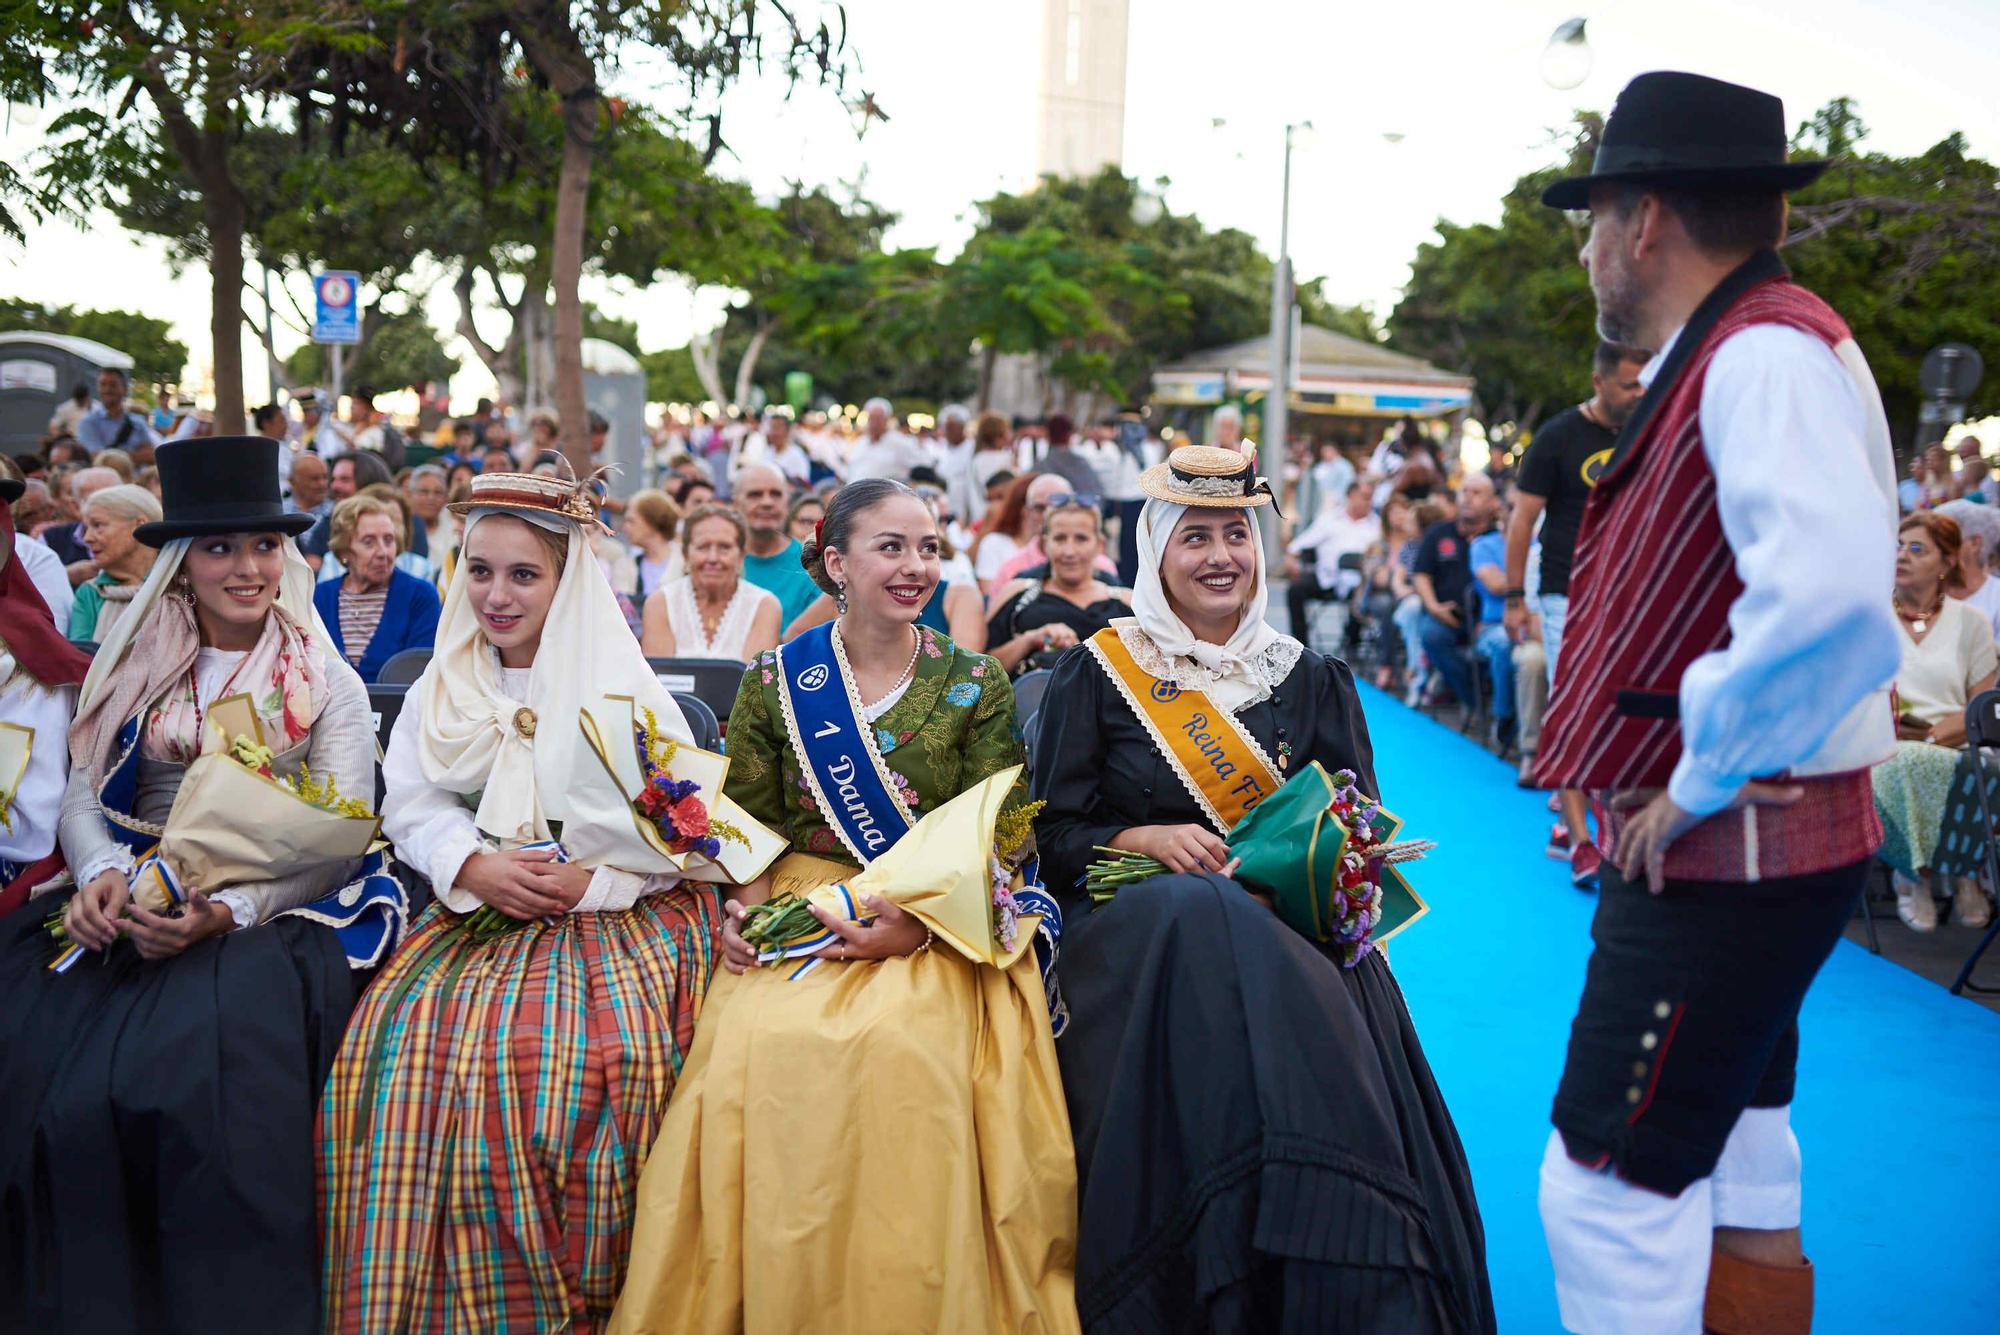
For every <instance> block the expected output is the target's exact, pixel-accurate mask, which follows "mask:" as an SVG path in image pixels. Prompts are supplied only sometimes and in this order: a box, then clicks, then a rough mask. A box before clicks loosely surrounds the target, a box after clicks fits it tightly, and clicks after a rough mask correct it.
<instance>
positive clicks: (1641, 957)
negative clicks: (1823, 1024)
mask: <svg viewBox="0 0 2000 1335" xmlns="http://www.w3.org/2000/svg"><path fill="white" fill-rule="evenodd" d="M1785 147H1786V139H1785V118H1784V109H1783V106H1782V105H1781V104H1780V102H1779V101H1778V99H1777V98H1775V97H1771V96H1769V95H1767V94H1764V93H1759V92H1755V91H1753V90H1751V89H1748V88H1739V87H1736V86H1734V85H1731V84H1726V83H1721V82H1718V81H1716V80H1713V79H1706V78H1701V77H1698V76H1696V75H1691V74H1677V73H1656V74H1646V75H1642V76H1640V77H1639V78H1637V79H1635V80H1633V81H1632V83H1631V84H1630V85H1629V86H1628V87H1627V88H1626V89H1625V91H1624V93H1623V94H1622V95H1621V96H1620V97H1619V99H1618V104H1617V106H1616V107H1615V108H1614V109H1613V110H1612V114H1611V118H1610V120H1609V121H1608V122H1607V124H1606V125H1605V129H1604V136H1603V139H1602V142H1601V144H1600V146H1599V148H1598V153H1597V159H1596V164H1595V167H1594V169H1593V171H1592V172H1591V173H1590V174H1589V175H1587V176H1582V177H1575V178H1571V179H1569V180H1565V181H1560V182H1557V183H1556V184H1555V185H1553V186H1551V187H1550V188H1549V189H1548V191H1547V192H1545V193H1544V194H1543V196H1542V201H1543V203H1545V204H1549V205H1551V206H1553V207H1556V208H1564V209H1586V208H1587V209H1588V210H1589V211H1590V213H1591V218H1592V223H1591V234H1590V240H1589V243H1588V244H1587V245H1586V247H1585V249H1584V252H1583V261H1584V264H1585V266H1586V267H1587V268H1588V269H1589V270H1590V281H1591V287H1592V289H1593V290H1594V291H1595V293H1596V295H1597V301H1598V312H1599V313H1598V329H1599V332H1600V333H1601V334H1602V335H1603V337H1604V338H1606V339H1608V340H1611V341H1613V342H1617V343H1622V344H1625V345H1627V346H1631V347H1642V348H1657V349H1659V352H1658V354H1657V355H1656V356H1655V357H1654V358H1653V360H1652V361H1651V362H1649V363H1648V364H1647V366H1646V369H1645V371H1644V372H1643V373H1642V376H1641V379H1642V380H1643V381H1644V382H1645V384H1646V393H1645V397H1644V398H1643V399H1642V400H1641V402H1640V404H1639V406H1638V408H1637V410H1636V411H1635V412H1634V414H1633V417H1632V419H1631V420H1630V422H1628V423H1627V424H1626V426H1625V428H1624V430H1623V432H1622V433H1621V434H1620V436H1619V438H1618V442H1617V444H1616V446H1615V447H1614V450H1613V453H1612V456H1611V458H1610V460H1609V461H1608V462H1607V464H1606V465H1605V468H1604V470H1603V473H1602V475H1601V477H1600V479H1599V481H1598V484H1597V488H1596V490H1595V491H1593V492H1592V493H1591V497H1590V500H1589V502H1588V505H1587V507H1586V509H1585V512H1584V519H1583V527H1582V532H1581V534H1580V535H1579V538H1578V546H1577V561H1576V570H1575V574H1574V576H1573V579H1572V581H1571V588H1570V596H1571V609H1572V610H1571V613H1570V622H1569V626H1568V634H1567V638H1566V640H1565V643H1564V646H1563V672H1562V677H1561V680H1560V681H1559V683H1558V685H1557V689H1556V693H1555V698H1554V700H1553V702H1552V706H1551V709H1550V712H1549V716H1548V719H1547V721H1546V722H1545V724H1544V727H1543V733H1542V746H1541V753H1540V759H1539V761H1538V764H1537V766H1536V777H1537V780H1538V783H1539V786H1543V787H1559V788H1582V789H1585V790H1587V791H1589V792H1591V793H1592V794H1593V796H1594V798H1595V799H1596V800H1597V801H1598V802H1599V803H1600V808H1599V809H1600V814H1601V815H1602V816H1603V817H1604V824H1605V827H1606V830H1607V834H1608V839H1609V842H1608V843H1607V845H1606V850H1605V851H1606V857H1607V862H1606V865H1605V867H1604V872H1603V882H1602V884H1603V890H1602V895H1601V898H1600V900H1599V903H1598V907H1597V917H1596V921H1595V923H1594V925H1593V927H1592V937H1593V939H1594V941H1595V949H1594V951H1593V952H1592V955H1591V960H1590V969H1589V974H1588V977H1587V979H1586V981H1585V984H1584V991H1583V998H1582V1001H1581V1003H1580V1004H1579V1007H1578V1010H1577V1016H1576V1021H1575V1023H1574V1025H1573V1027H1572V1029H1571V1032H1570V1043H1569V1056H1568V1061H1567V1063H1566V1065H1565V1067H1564V1070H1563V1077H1562V1083H1561V1086H1560V1088H1559V1089H1558V1090H1557V1093H1556V1099H1555V1111H1554V1118H1553V1120H1554V1122H1555V1127H1556V1132H1555V1134H1554V1135H1553V1136H1552V1137H1551V1138H1550V1140H1549V1143H1548V1148H1547V1152H1546V1154H1545V1155H1544V1158H1543V1162H1542V1183H1541V1208H1542V1220H1543V1225H1544V1228H1545V1229H1546V1231H1547V1235H1548V1241H1549V1250H1550V1253H1551V1255H1552V1257H1553V1259H1554V1262H1555V1271H1556V1291H1557V1296H1558V1299H1559V1300H1560V1304H1561V1310H1562V1319H1563V1324H1564V1325H1565V1326H1567V1327H1568V1328H1569V1329H1570V1330H1572V1331H1579V1332H1617V1335H1642V1333H1644V1332H1677V1333H1678V1332H1687V1333H1688V1335H1693V1333H1694V1332H1698V1331H1701V1330H1703V1329H1704V1328H1705V1329H1708V1330H1712V1331H1715V1332H1720V1333H1721V1335H1738V1333H1739V1332H1746V1333H1747V1332H1753V1331H1754V1332H1757V1333H1758V1335H1792V1333H1793V1332H1798V1333H1800V1335H1803V1332H1805V1331H1807V1330H1808V1329H1809V1327H1810V1325H1811V1320H1812V1267H1811V1265H1810V1264H1809V1263H1808V1262H1807V1260H1806V1258H1805V1255H1804V1253H1803V1251H1802V1249H1801V1241H1800V1236H1799V1199H1800V1190H1799V1175H1800V1159H1799V1148H1798V1142H1797V1141H1796V1140H1795V1139H1794V1138H1793V1136H1792V1131H1791V1125H1790V1117H1789V1105H1790V1103H1791V1099H1792V1087H1793V1073H1794V1067H1795V1064H1796V1060H1797V1055H1798V1011H1799V1004H1800V1002H1801V1001H1802V999H1803V998H1804V996H1805V993H1806V990H1807V988H1808V987H1809V986H1810V985H1811V983H1812V980H1813V977H1814V975H1815V974H1817V973H1818V971H1819V968H1820V965H1821V964H1822V963H1824V962H1825V960H1826V958H1827V956H1828V954H1830V953H1831V952H1832V950H1833V947H1834V945H1835V943H1836V942H1838V941H1839V940H1840V936H1841V929H1842V928H1843V927H1844V926H1845V924H1846V922H1847V920H1848V918H1849V917H1850V916H1852V914H1853V912H1854V908H1855V905H1856V902H1857V901H1858V900H1859V898H1860V896H1861V893H1862V888H1863V881H1864V877H1865V873H1866V868H1867V861H1868V857H1869V855H1870V853H1871V852H1872V851H1873V850H1874V848H1875V846H1876V844H1877V843H1878V842H1879V841H1880V839H1881V826H1880V824H1879V822H1878V821H1877V819H1876V816H1875V809H1874V802H1873V798H1872V796H1871V793H1870V786H1869V775H1868V771H1869V767H1870V766H1871V765H1873V764H1874V763H1875V762H1877V761H1879V760H1881V759H1882V758H1884V757H1885V756H1887V755H1888V754H1889V753H1890V751H1891V750H1892V749H1893V747H1894V742H1895V738H1894V733H1893V730H1892V725H1891V711H1890V707H1889V702H1888V700H1887V698H1886V694H1885V692H1886V688H1887V686H1888V684H1889V681H1890V679H1891V677H1892V676H1893V674H1894V673H1895V670H1896V666H1897V661H1898V653H1897V632H1896V627H1895V623H1894V622H1893V621H1892V620H1891V619H1890V616H1889V600H1890V587H1891V569H1892V564H1893V559H1894V556H1893V554H1894V550H1895V540H1896V539H1895V525H1896V500H1895V483H1896V479H1895V473H1894V465H1893V463H1892V461H1891V454H1890V448H1889V436H1888V424H1887V422H1886V420H1885V419H1884V417H1883V414H1882V405H1881V398H1880V395H1879V394H1878V393H1877V391H1876V388H1875V383H1874V380H1873V378H1872V377H1871V376H1870V374H1869V371H1868V366H1867V363H1866V362H1865V361H1864V360H1863V358H1862V356H1861V353H1860V350H1859V349H1858V348H1857V347H1856V346H1855V343H1854V340H1853V337H1852V336H1851V335H1850V334H1849V332H1848V329H1847V326H1846V325H1845V324H1844V323H1843V322H1842V321H1841V318H1840V317H1839V316H1838V315H1837V314H1835V313H1834V311H1833V310H1832V309H1830V308H1829V307H1828V306H1827V305H1826V303H1825V302H1823V301H1821V300H1820V299H1819V298H1818V297H1815V296H1814V295H1812V294H1811V293H1810V292H1807V291H1805V290H1804V289H1802V288H1800V287H1798V286H1796V285H1795V284H1793V283H1792V282H1791V281H1790V279H1789V275H1788V274H1787V272H1786V269H1785V266H1784V264H1783V263H1782V262H1781V261H1780V260H1779V259H1778V256H1777V253H1776V247H1777V245H1778V244H1779V242H1780V241H1781V239H1782V238H1783V236H1784V233H1785V218H1786V202H1785V193H1784V192H1785V191H1787V190H1790V189H1794V188H1797V187H1800V186H1803V185H1806V184H1808V183H1810V182H1811V181H1812V180H1814V179H1815V178H1816V177H1818V175H1819V174H1820V173H1821V172H1822V171H1823V170H1824V169H1825V167H1826V164H1825V163H1818V162H1811V163H1808V162H1798V163H1788V162H1787V161H1786V158H1785ZM1804 476H1810V477H1812V478H1813V479H1814V481H1813V485H1811V486H1800V485H1798V479H1799V478H1800V477H1804ZM1835 553H1838V554H1839V556H1840V559H1838V560H1834V559H1829V558H1830V557H1831V556H1832V555H1833V554H1835ZM1711 1249H1712V1251H1711ZM1711 1255H1712V1259H1711ZM1704 1301H1705V1302H1706V1312H1704Z"/></svg>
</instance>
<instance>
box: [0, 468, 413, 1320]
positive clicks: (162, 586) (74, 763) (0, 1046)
mask: <svg viewBox="0 0 2000 1335" xmlns="http://www.w3.org/2000/svg"><path fill="white" fill-rule="evenodd" d="M278 448H279V447H278V445H277V443H276V442H274V441H271V440H268V439H265V438H264V437H261V436H254V437H241V438H217V439H207V440H199V441H194V440H190V441H186V442H175V443H171V444H167V445H162V446H161V447H160V449H159V454H158V466H159V469H160V483H161V489H162V492H163V508H164V513H165V518H164V520H163V521H161V522H158V523H153V524H149V525H146V526H145V527H143V528H142V529H141V530H140V531H139V534H138V537H139V540H140V541H142V542H144V543H146V544H147V545H148V546H152V547H157V548H158V549H159V551H160V554H159V557H158V559H157V560H156V561H155V563H154V565H153V568H152V570H151V572H150V573H149V574H148V575H147V577H146V580H145V583H144V584H143V585H142V586H141V588H140V590H139V592H138V594H137V595H136V596H135V598H134V599H133V604H132V609H131V611H130V612H129V614H128V615H127V616H126V617H125V618H124V619H123V620H122V621H120V623H119V625H118V626H117V628H115V629H114V630H113V632H112V634H111V636H110V638H109V639H107V640H106V641H105V642H104V644H103V645H102V646H101V647H100V648H99V650H98V652H97V655H96V658H95V660H94V661H93V663H92V664H91V667H90V671H89V675H88V676H87V677H86V678H85V680H84V682H83V686H82V690H81V694H80V696H79V700H78V704H77V712H76V719H75V723H74V725H73V727H72V728H71V730H70V734H69V739H68V740H69V750H70V762H71V769H70V779H69V787H68V791H67V793H66V795H65V797H64V799H63V804H62V814H61V824H60V828H59V838H60V841H61V846H62V852H63V853H64V855H65V857H66V860H67V863H68V866H69V869H70V871H71V873H73V875H74V879H75V884H76V885H77V886H79V887H80V888H79V889H76V890H75V891H74V892H73V893H69V894H67V895H65V894H63V893H58V891H59V890H63V889H67V887H66V886H61V885H58V886H38V887H36V889H37V891H38V892H40V891H47V892H48V893H41V894H39V895H38V897H37V898H35V899H33V900H31V901H30V902H29V904H28V906H27V907H26V908H24V909H22V910H21V911H19V912H16V913H14V914H12V915H11V916H10V917H8V918H7V919H6V920H5V922H4V925H0V995H4V996H5V997H6V998H7V1004H6V1005H5V1006H4V1007H0V1088H5V1089H7V1090H9V1091H12V1097H9V1098H7V1099H4V1100H0V1328H3V1329H7V1330H38V1331H113V1330H115V1331H121V1332H123V1331H141V1332H144V1331H182V1330H215V1331H220V1330H270V1331H280V1330H282V1331H304V1330H310V1329H312V1328H313V1327H314V1326H315V1325H316V1324H317V1323H318V1319H319V1242H318V1230H317V1227H316V1223H317V1215H316V1212H315V1208H314V1187H313V1172H312V1153H313V1118H314V1114H315V1110H316V1107H317V1104H318V1100H319V1092H320V1086H321V1084H322V1082H323V1081H324V1079H325V1077H326V1073H327V1069H328V1067H329V1066H330V1065H331V1063H332V1061H333V1055H334V1052H335V1050H336V1049H337V1048H338V1046H339V1043H340V1036H341V1031H342V1029H343V1028H344V1027H345V1025H346V1023H347V1016H348V1012H349V1010H350V1008H351V1007H352V1006H353V1003H354V997H355V994H356V992H357V991H358V988H359V983H358V979H357V974H356V970H359V969H365V968H367V967H368V966H370V965H372V964H374V963H375V962H376V961H377V960H379V959H380V958H381V957H382V956H383V955H384V954H385V953H386V952H387V951H388V950H389V949H390V947H391V946H392V945H393V944H394V941H395V938H396V935H397V934H398V932H399V931H400V928H401V925H402V921H403V915H404V912H405V902H404V898H403V892H402V888H401V887H400V886H399V885H398V884H397V883H396V881H395V880H394V879H393V878H392V877H390V876H389V875H387V874H385V873H384V871H383V864H382V860H381V857H380V855H379V854H376V855H372V856H371V857H369V858H366V859H362V860H358V861H338V860H336V861H329V862H324V863H310V864H308V865H306V866H305V867H304V868H303V869H300V870H294V871H290V872H289V873H288V874H285V875H282V876H278V877H276V878H274V879H270V880H262V881H250V882H246V883H241V884H229V885H188V886H185V887H182V890H183V892H184V896H183V898H182V900H181V907H180V908H179V909H178V910H173V909H169V910H167V911H164V912H154V911H151V910H149V909H148V908H147V907H145V906H144V905H143V904H142V902H141V901H140V900H139V899H136V898H134V896H133V894H132V881H133V879H134V877H135V874H136V873H137V872H138V871H139V870H140V868H141V864H142V863H143V862H144V860H145V855H146V854H147V853H149V852H150V851H151V850H152V849H153V847H154V846H155V845H156V844H158V842H159V840H160V837H161V834H162V832H163V830H164V828H165V826H166V823H167V819H168V813H169V811H170V810H171V809H172V808H173V806H174V801H175V796H176V794H177V793H178V792H179V790H180V787H181V783H182V779H183V777H184V776H185V775H186V774H187V773H188V768H189V766H190V765H191V763H192V762H193V761H194V760H195V759H197V758H198V757H200V756H202V755H205V754H207V753H209V752H211V751H213V750H216V749H218V748H219V746H220V745H221V744H222V739H221V738H220V737H219V736H218V728H217V727H214V726H209V724H210V722H211V720H209V718H208V711H209V710H210V707H211V706H216V705H218V704H219V702H222V701H224V700H227V699H229V698H230V697H246V696H247V705H246V706H245V707H246V708H247V709H248V710H251V711H254V713H255V714H256V716H257V725H258V729H259V730H260V731H261V734H262V737H263V740H264V743H265V745H267V746H268V748H269V750H270V752H271V753H272V760H271V766H272V769H273V771H274V772H275V773H276V774H278V775H279V776H282V777H285V778H288V779H296V778H298V777H299V776H300V775H301V774H303V773H304V772H305V771H306V770H308V769H310V771H311V774H312V775H313V777H314V779H315V780H317V781H322V782H323V781H329V780H330V781H331V782H332V784H333V785H334V787H335V788H336V789H337V790H338V792H339V793H340V794H341V795H343V796H345V797H350V798H357V799H359V800H361V801H364V802H366V803H368V805H370V806H371V807H372V806H373V805H374V796H375V773H374V761H375V733H374V726H373V723H372V721H371V718H370V713H369V708H368V695H367V691H366V689H365V688H364V687H363V686H362V684H361V681H360V678H358V677H356V676H355V674H354V671H353V669H352V668H350V667H349V666H348V665H347V663H346V662H345V661H343V660H342V659H341V657H340V656H339V655H338V654H336V653H334V652H332V650H331V647H330V638H329V637H328V635H327V633H326V629H325V627H324V626H323V625H321V624H320V623H319V621H318V619H317V617H316V616H315V615H314V613H313V608H312V572H311V570H310V569H309V568H308V567H307V566H306V564H305V561H304V559H303V558H302V557H301V556H300V555H299V553H298V550H297V548H296V547H295V546H294V544H293V541H292V539H293V537H294V536H296V535H297V533H298V532H299V531H300V530H301V529H302V528H304V527H305V526H306V525H307V524H309V523H310V522H311V520H310V518H309V517H308V516H304V515H297V514H287V513H285V511H284V507H283V505H282V503H281V502H280V500H279V497H278V487H277V477H278V471H277V457H276V456H277V450H278ZM274 833H279V832H274ZM279 846H281V844H280V843H276V842H274V849H275V848H276V847H279ZM52 915H60V919H61V922H62V924H63V926H64V927H65V929H66V930H67V933H68V935H69V937H70V939H71V940H72V941H73V942H74V943H76V944H77V945H78V946H80V947H82V950H81V952H80V955H79V957H78V962H77V963H75V965H74V967H70V968H68V969H66V970H64V971H60V972H59V971H56V970H54V969H52V968H51V967H50V965H51V963H52V962H53V961H54V960H55V959H56V957H57V954H58V952H57V949H56V946H55V943H54V942H53V941H52V939H51V936H50V934H49V932H48V931H47V929H46V927H45V922H46V921H48V920H49V919H51V917H52Z"/></svg>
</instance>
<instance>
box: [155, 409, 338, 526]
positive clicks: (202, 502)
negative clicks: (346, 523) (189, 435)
mask: <svg viewBox="0 0 2000 1335" xmlns="http://www.w3.org/2000/svg"><path fill="white" fill-rule="evenodd" d="M281 448H283V447H282V446H280V445H279V443H278V442H277V441H275V440H272V439H271V438H270V437H269V436H209V437H207V438H205V439H200V440H171V441H168V442H167V443H166V444H164V445H162V446H160V447H159V448H158V449H157V450H155V451H153V463H154V466H156V467H157V468H158V469H159V470H160V509H161V510H162V511H163V512H164V514H165V518H163V519H161V520H160V521H159V522H158V523H155V524H141V525H139V527H138V528H137V529H136V530H134V531H133V534H132V536H133V537H135V538H137V539H138V540H139V541H140V542H142V543H144V544H145V545H146V546H148V547H164V546H165V545H166V544H167V543H169V542H172V541H173V540H174V539H175V538H197V537H201V536H202V535H204V534H208V533H283V534H285V535H286V536H288V537H294V538H295V537H297V536H298V535H299V534H301V533H303V532H305V531H306V530H307V529H309V528H311V527H312V526H313V517H312V516H311V515H306V514H297V513H288V512H287V511H286V509H285V503H284V501H283V500H281V499H280V498H279V496H278V451H279V450H280V449H281Z"/></svg>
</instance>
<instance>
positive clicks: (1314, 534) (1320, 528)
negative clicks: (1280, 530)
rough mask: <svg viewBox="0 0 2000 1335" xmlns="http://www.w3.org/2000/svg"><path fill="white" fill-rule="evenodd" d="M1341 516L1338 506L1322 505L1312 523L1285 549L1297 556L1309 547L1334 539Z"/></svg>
mask: <svg viewBox="0 0 2000 1335" xmlns="http://www.w3.org/2000/svg"><path fill="white" fill-rule="evenodd" d="M1339 518H1340V511H1339V510H1338V509H1337V508H1335V507H1334V506H1331V505H1323V506H1321V507H1320V511H1319V513H1318V514H1316V515H1314V516H1313V521H1312V523H1310V524H1308V525H1307V526H1306V529H1305V531H1304V532H1303V533H1301V534H1299V535H1298V536H1297V537H1296V538H1293V539H1292V541H1291V544H1290V545H1289V546H1287V547H1286V548H1285V550H1286V551H1288V552H1290V553H1291V554H1292V555H1293V556H1297V555H1298V554H1299V553H1300V552H1303V551H1305V550H1307V549H1308V548H1313V547H1318V546H1320V545H1321V544H1322V543H1326V542H1330V541H1332V539H1333V530H1334V526H1335V525H1336V524H1337V523H1338V522H1339Z"/></svg>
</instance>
